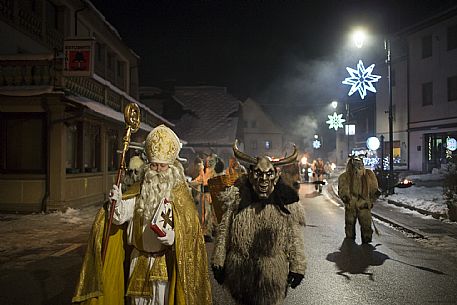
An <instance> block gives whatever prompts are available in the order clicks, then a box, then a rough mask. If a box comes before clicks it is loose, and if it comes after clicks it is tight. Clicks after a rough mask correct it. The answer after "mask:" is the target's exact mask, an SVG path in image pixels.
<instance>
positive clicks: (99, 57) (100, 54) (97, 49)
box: [95, 42, 103, 61]
mask: <svg viewBox="0 0 457 305" xmlns="http://www.w3.org/2000/svg"><path fill="white" fill-rule="evenodd" d="M95 54H97V61H102V60H103V46H102V45H101V43H99V42H96V43H95Z"/></svg>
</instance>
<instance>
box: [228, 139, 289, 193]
mask: <svg viewBox="0 0 457 305" xmlns="http://www.w3.org/2000/svg"><path fill="white" fill-rule="evenodd" d="M233 153H234V154H235V157H236V158H237V159H238V160H241V161H244V162H247V163H249V164H250V172H249V182H250V183H251V184H252V187H253V189H254V191H255V192H256V193H257V196H258V197H259V198H260V199H267V198H268V197H269V196H270V195H271V193H273V190H274V189H275V185H276V183H277V182H278V180H279V176H280V174H279V172H278V170H277V167H279V166H282V165H287V164H291V163H293V162H295V161H296V160H297V156H298V152H297V148H296V147H295V145H294V151H293V153H292V154H291V155H290V156H287V157H284V158H282V159H280V160H277V161H271V159H270V158H269V157H266V156H263V157H252V156H250V155H248V154H246V153H244V152H242V151H240V150H239V149H238V147H237V141H235V143H234V144H233Z"/></svg>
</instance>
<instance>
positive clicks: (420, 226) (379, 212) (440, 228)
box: [328, 180, 457, 243]
mask: <svg viewBox="0 0 457 305" xmlns="http://www.w3.org/2000/svg"><path fill="white" fill-rule="evenodd" d="M336 187H337V185H336V181H334V180H333V181H332V180H331V181H330V182H329V185H328V193H329V194H330V196H332V198H333V199H334V200H335V201H336V202H337V203H338V204H339V205H340V206H343V202H342V201H341V199H340V198H339V197H338V194H337V191H336V190H337V189H336ZM401 206H404V205H402V204H401V203H399V202H395V201H393V200H390V199H388V198H385V199H384V198H380V199H378V200H377V201H376V202H375V204H374V206H373V209H372V215H373V217H374V218H377V219H379V220H381V221H384V222H387V223H389V224H390V225H392V226H394V227H396V228H401V229H403V230H404V231H407V232H408V233H410V234H413V235H415V236H416V237H419V238H429V237H436V236H440V237H443V236H445V237H446V238H451V241H453V242H455V243H457V224H456V223H452V222H446V221H443V220H439V219H435V218H433V217H432V216H431V215H425V214H423V210H420V209H416V208H414V207H408V208H405V207H401ZM421 212H422V213H421ZM429 214H430V213H429Z"/></svg>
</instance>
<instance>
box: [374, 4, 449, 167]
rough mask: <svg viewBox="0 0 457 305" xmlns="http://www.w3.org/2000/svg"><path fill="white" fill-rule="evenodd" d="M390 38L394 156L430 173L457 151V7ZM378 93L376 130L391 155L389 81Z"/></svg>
mask: <svg viewBox="0 0 457 305" xmlns="http://www.w3.org/2000/svg"><path fill="white" fill-rule="evenodd" d="M391 42H392V74H391V75H392V105H393V111H392V113H393V118H394V119H393V133H394V137H393V140H394V158H395V159H396V160H397V162H402V161H403V163H406V164H407V165H408V168H409V170H413V171H421V172H430V171H431V170H432V169H433V168H440V167H441V165H442V164H444V163H446V155H449V154H456V151H455V150H454V151H453V150H452V147H450V146H449V147H448V145H447V141H449V140H448V139H452V138H454V139H457V7H454V8H452V9H450V10H447V11H445V12H443V13H441V14H439V15H436V16H434V17H432V18H429V19H427V20H424V21H423V22H420V23H418V24H415V25H413V26H412V27H409V28H407V29H405V30H403V31H401V32H399V33H396V34H395V35H394V36H393V37H392V38H391ZM384 75H386V73H384ZM376 98H377V107H376V112H377V116H376V131H377V135H378V136H380V135H384V136H385V141H386V144H387V145H386V150H385V152H386V155H387V154H388V152H389V147H388V142H389V136H388V119H387V114H385V111H386V110H388V109H389V93H388V86H387V82H384V83H382V84H381V85H380V87H379V93H378V94H377V97H376Z"/></svg>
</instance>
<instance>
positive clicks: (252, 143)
mask: <svg viewBox="0 0 457 305" xmlns="http://www.w3.org/2000/svg"><path fill="white" fill-rule="evenodd" d="M251 149H252V150H257V141H256V140H252V141H251Z"/></svg>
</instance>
